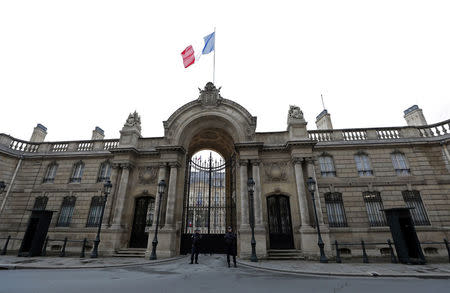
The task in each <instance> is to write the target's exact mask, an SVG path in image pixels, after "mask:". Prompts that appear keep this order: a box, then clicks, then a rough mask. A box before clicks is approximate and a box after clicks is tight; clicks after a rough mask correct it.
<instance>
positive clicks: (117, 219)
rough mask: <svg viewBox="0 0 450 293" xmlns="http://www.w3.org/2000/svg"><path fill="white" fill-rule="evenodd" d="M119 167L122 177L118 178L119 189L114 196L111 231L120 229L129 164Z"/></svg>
mask: <svg viewBox="0 0 450 293" xmlns="http://www.w3.org/2000/svg"><path fill="white" fill-rule="evenodd" d="M120 167H121V168H122V175H121V176H120V182H119V189H118V190H117V196H116V209H115V212H114V217H113V221H112V225H111V228H113V229H119V228H122V213H123V209H124V205H125V197H126V194H127V186H128V178H129V175H130V169H131V164H120Z"/></svg>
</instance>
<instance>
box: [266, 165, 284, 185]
mask: <svg viewBox="0 0 450 293" xmlns="http://www.w3.org/2000/svg"><path fill="white" fill-rule="evenodd" d="M286 168H287V162H272V163H264V173H265V177H266V181H268V182H270V181H272V182H280V181H286V180H287V175H286Z"/></svg>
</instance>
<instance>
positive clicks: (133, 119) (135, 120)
mask: <svg viewBox="0 0 450 293" xmlns="http://www.w3.org/2000/svg"><path fill="white" fill-rule="evenodd" d="M124 126H125V127H136V128H137V129H138V130H139V131H141V117H140V116H139V114H138V113H137V112H136V111H134V113H130V115H128V118H127V121H126V122H125V125H124Z"/></svg>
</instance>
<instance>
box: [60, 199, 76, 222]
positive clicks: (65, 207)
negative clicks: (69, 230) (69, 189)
mask: <svg viewBox="0 0 450 293" xmlns="http://www.w3.org/2000/svg"><path fill="white" fill-rule="evenodd" d="M76 200H77V198H76V197H75V196H66V197H64V199H63V202H62V204H61V211H60V212H59V218H58V222H57V223H56V226H58V227H69V226H70V221H71V220H72V215H73V210H74V208H75V201H76Z"/></svg>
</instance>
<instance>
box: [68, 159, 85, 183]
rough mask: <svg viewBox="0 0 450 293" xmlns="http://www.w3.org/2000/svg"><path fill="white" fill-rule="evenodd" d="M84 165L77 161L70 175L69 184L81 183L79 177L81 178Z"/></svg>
mask: <svg viewBox="0 0 450 293" xmlns="http://www.w3.org/2000/svg"><path fill="white" fill-rule="evenodd" d="M83 170H84V163H83V162H82V161H78V162H76V163H75V164H74V165H73V168H72V175H71V177H70V180H69V182H81V177H82V176H83Z"/></svg>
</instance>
